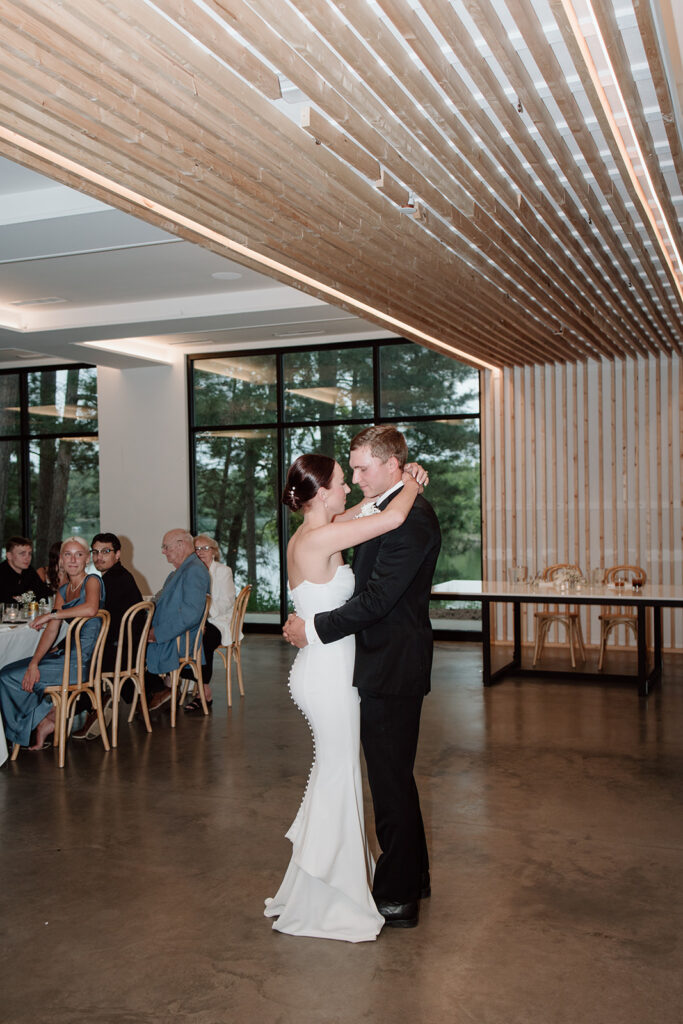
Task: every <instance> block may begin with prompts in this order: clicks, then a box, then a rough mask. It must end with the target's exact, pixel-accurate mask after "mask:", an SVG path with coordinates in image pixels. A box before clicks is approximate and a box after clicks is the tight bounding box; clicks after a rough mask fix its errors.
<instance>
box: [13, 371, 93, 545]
mask: <svg viewBox="0 0 683 1024" xmlns="http://www.w3.org/2000/svg"><path fill="white" fill-rule="evenodd" d="M99 522H100V488H99V442H98V426H97V370H96V369H95V367H93V366H87V365H83V366H65V367H53V366H51V367H49V368H36V369H25V370H24V369H22V370H7V371H4V372H1V373H0V528H1V530H2V533H0V542H4V541H5V540H6V539H7V538H8V537H10V536H12V535H14V534H20V535H25V536H27V537H30V538H31V539H32V540H33V552H34V554H33V561H34V565H44V564H46V562H47V554H48V551H49V548H50V545H51V544H52V543H54V542H55V541H58V540H60V541H61V540H63V539H64V537H67V536H70V535H71V534H75V535H79V534H82V535H83V536H84V537H85V538H86V539H87V540H88V541H89V540H90V537H91V536H92V535H93V533H97V531H98V530H99Z"/></svg>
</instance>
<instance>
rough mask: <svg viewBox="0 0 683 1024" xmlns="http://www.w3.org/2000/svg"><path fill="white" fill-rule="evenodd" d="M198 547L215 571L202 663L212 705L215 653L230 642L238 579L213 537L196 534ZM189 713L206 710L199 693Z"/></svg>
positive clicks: (196, 547) (186, 707)
mask: <svg viewBox="0 0 683 1024" xmlns="http://www.w3.org/2000/svg"><path fill="white" fill-rule="evenodd" d="M194 549H195V551H196V553H197V555H198V556H199V558H201V560H202V562H203V563H204V565H205V566H206V568H207V569H208V570H209V573H210V575H211V607H210V608H209V618H208V619H207V622H206V626H205V627H204V643H203V648H204V664H203V665H202V682H203V683H204V696H205V697H206V703H207V704H208V706H209V707H211V705H212V704H213V698H212V696H211V674H212V672H213V656H214V653H215V651H216V648H217V647H220V645H221V644H229V643H230V639H231V637H230V620H231V618H232V608H233V605H234V603H235V583H234V580H233V578H232V569H231V568H230V566H229V565H224V564H223V563H222V562H219V561H218V559H219V558H220V551H219V549H218V544H217V543H216V541H215V540H214V539H213V537H207V536H206V534H204V533H202V534H200V535H199V536H198V537H195V541H194ZM185 710H186V711H187V712H188V714H191V715H196V714H203V708H202V704H201V701H200V700H199V697H195V698H194V699H193V700H191V701H189V702H188V703H187V704H186V705H185Z"/></svg>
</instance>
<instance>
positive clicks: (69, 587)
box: [0, 537, 104, 750]
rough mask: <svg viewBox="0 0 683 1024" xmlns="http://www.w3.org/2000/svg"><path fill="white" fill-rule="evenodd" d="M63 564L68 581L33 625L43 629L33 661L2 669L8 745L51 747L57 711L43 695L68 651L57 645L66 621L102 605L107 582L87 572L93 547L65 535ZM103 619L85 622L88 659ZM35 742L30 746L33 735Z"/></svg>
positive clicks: (0, 691) (0, 707)
mask: <svg viewBox="0 0 683 1024" xmlns="http://www.w3.org/2000/svg"><path fill="white" fill-rule="evenodd" d="M60 558H61V561H62V563H63V565H64V569H65V571H66V576H67V582H66V583H64V584H63V585H62V586H61V587H60V588H59V590H58V591H57V593H56V595H55V604H54V608H53V610H52V611H51V612H47V613H46V614H45V615H39V616H38V617H37V618H36V619H34V620H33V622H32V623H31V627H32V628H33V629H38V630H42V631H43V635H42V636H41V638H40V640H39V641H38V646H37V647H36V651H35V654H34V655H33V657H31V658H22V660H21V661H14V662H12V663H11V664H10V665H5V667H4V668H3V669H2V670H1V671H0V711H1V712H2V719H3V722H4V724H5V735H6V737H7V739H8V740H9V741H10V743H19V744H20V746H22V747H28V746H29V744H30V747H29V749H30V750H44V749H46V748H47V747H48V746H51V741H50V740H49V739H48V737H49V736H50V735H51V734H52V733H53V732H54V731H55V709H54V706H53V704H52V701H51V700H50V698H49V697H46V696H45V695H44V690H45V687H46V686H56V685H58V684H59V683H61V681H62V674H63V671H64V648H63V647H62V646H61V645H60V644H57V645H56V646H55V643H56V640H57V635H58V633H59V629H60V626H61V624H62V622H64V620H67V621H68V620H69V619H74V618H76V617H77V616H85V617H86V618H94V616H95V615H97V612H98V611H99V609H100V608H103V607H104V584H103V582H102V580H101V579H100V577H99V576H97V575H96V574H95V573H88V572H86V566H87V564H88V562H89V560H90V548H89V547H88V544H87V543H86V542H85V541H84V540H83V538H82V537H67V539H66V540H65V541H63V542H62V547H61V553H60ZM100 625H101V624H100V620H99V619H96V620H94V621H93V622H86V623H85V625H84V626H83V628H82V630H81V656H82V658H83V661H84V663H86V664H87V662H88V661H89V660H90V656H91V654H92V652H93V648H94V647H95V641H96V640H97V636H98V634H99V631H100ZM76 657H77V654H76V651H75V650H74V651H72V652H71V667H72V671H75V668H76ZM34 730H35V738H34V741H33V743H31V734H32V733H33V731H34Z"/></svg>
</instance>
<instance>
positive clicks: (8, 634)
mask: <svg viewBox="0 0 683 1024" xmlns="http://www.w3.org/2000/svg"><path fill="white" fill-rule="evenodd" d="M39 639H40V631H39V630H37V629H31V627H30V626H29V625H28V623H25V622H23V623H19V624H18V625H12V626H11V625H9V624H8V623H7V622H3V623H0V668H4V667H5V665H10V664H11V663H12V662H13V661H20V660H21V658H30V657H31V655H32V654H33V652H34V651H35V649H36V647H37V646H38V640H39ZM6 760H7V741H6V740H5V730H4V729H3V727H2V721H0V765H1V764H4V763H5V761H6Z"/></svg>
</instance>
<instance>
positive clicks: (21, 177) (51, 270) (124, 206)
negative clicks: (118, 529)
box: [0, 0, 683, 367]
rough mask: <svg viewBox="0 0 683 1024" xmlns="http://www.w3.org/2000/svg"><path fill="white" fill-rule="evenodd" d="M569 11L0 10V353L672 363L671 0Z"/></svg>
mask: <svg viewBox="0 0 683 1024" xmlns="http://www.w3.org/2000/svg"><path fill="white" fill-rule="evenodd" d="M592 5H593V9H594V13H593V14H591V13H590V4H589V0H278V2H277V3H276V4H273V3H272V0H230V2H227V0H154V2H152V0H120V2H119V3H118V4H116V5H113V4H111V3H109V2H107V0H60V2H59V4H55V3H54V2H53V0H5V2H4V3H3V5H2V6H1V7H0V153H4V154H5V158H3V157H1V156H0V268H1V270H0V365H2V366H5V367H8V366H11V365H13V362H14V361H16V359H17V358H18V357H20V356H21V355H22V354H23V355H24V356H25V358H27V359H30V360H31V361H36V360H37V359H38V358H41V359H52V360H59V361H63V360H65V359H73V360H78V361H83V360H87V361H90V362H97V363H101V364H103V365H111V366H121V367H123V366H134V365H145V363H146V362H149V361H150V360H152V361H164V360H168V359H171V358H175V357H176V355H177V354H178V352H179V351H182V352H186V351H188V352H198V351H204V352H208V351H213V350H218V349H222V348H231V347H232V348H235V347H243V346H244V345H256V344H258V345H263V344H268V345H283V344H292V343H295V342H296V341H297V340H299V339H305V340H306V341H307V342H309V343H313V344H314V343H317V342H319V343H334V342H337V341H342V340H348V339H355V338H361V337H377V336H387V334H388V333H389V332H390V331H391V333H396V331H392V330H391V329H392V325H394V324H396V323H399V324H400V326H401V333H402V334H404V335H405V336H406V337H410V338H413V339H414V340H416V341H422V342H423V343H426V344H429V345H431V346H432V347H437V348H438V349H439V350H441V351H450V352H452V353H454V354H459V353H460V354H462V353H464V354H465V356H466V357H467V356H471V357H472V359H473V360H474V362H475V363H476V362H477V360H480V361H481V360H483V361H484V364H485V365H490V364H491V363H492V364H493V365H505V364H510V363H515V362H543V361H548V360H553V359H559V360H562V359H575V358H578V359H582V358H591V357H597V356H600V355H612V356H616V357H619V356H621V355H629V354H630V355H633V354H647V353H653V354H661V353H662V352H682V351H683V338H682V334H683V301H682V297H683V270H682V268H683V262H682V261H681V249H682V248H683V247H682V246H681V238H682V237H683V235H682V230H681V225H682V224H683V196H682V194H681V183H682V181H683V159H682V157H681V154H682V152H683V131H682V125H683V121H682V120H681V105H682V103H683V65H682V61H681V40H682V39H683V3H682V2H681V0H639V2H638V3H636V2H635V0H592ZM574 15H575V16H576V19H577V25H578V26H580V27H579V28H578V29H577V32H578V35H577V36H576V38H575V36H574V35H573V34H572V32H573V30H572V28H571V24H572V18H573V17H574ZM591 19H592V20H591ZM598 24H600V25H601V26H602V28H601V31H602V32H603V33H605V34H606V35H605V38H606V49H605V51H604V52H603V51H601V50H600V46H599V44H598V40H599V36H600V30H598ZM455 26H457V28H456V27H455ZM582 33H583V37H584V41H585V43H586V46H587V50H588V51H590V52H589V53H588V56H585V55H584V56H582V55H581V42H580V38H579V37H580V36H581V34H582ZM610 61H611V62H612V63H613V65H614V67H615V69H616V78H614V79H613V78H612V77H611V76H610V75H609V73H608V69H609V64H610ZM591 65H594V67H593V71H594V72H595V74H596V75H597V76H598V78H599V82H598V83H597V84H596V80H595V79H593V80H592V79H591V74H593V71H591ZM617 84H618V87H619V89H621V90H622V92H623V94H624V96H625V97H626V102H625V108H626V110H628V111H629V114H630V116H631V117H632V119H633V126H632V131H633V135H632V136H627V134H626V131H627V125H626V122H627V120H628V118H626V117H625V114H624V113H623V112H620V108H619V103H618V102H617V100H618V95H617V93H618V89H617ZM601 89H602V90H604V93H605V102H606V103H607V107H609V108H611V112H610V111H609V110H608V109H607V107H604V106H603V105H601V103H602V101H601V100H600V90H601ZM612 115H613V117H614V120H615V123H616V128H612V129H611V128H610V118H611V116H612ZM302 117H303V120H302ZM188 126H191V128H188ZM625 126H626V127H625ZM615 132H616V133H617V134H618V133H619V132H622V133H623V139H624V140H625V142H624V146H625V148H624V150H623V151H619V141H618V139H617V134H615ZM266 140H267V141H266ZM9 157H11V158H13V159H15V160H17V161H20V162H21V163H22V164H25V165H26V168H28V167H32V168H34V170H29V169H24V167H20V166H19V165H18V163H12V162H11V160H10V159H8V158H9ZM36 168H37V169H40V170H41V171H44V172H45V173H46V174H49V175H50V177H43V175H42V174H38V173H36V170H35V169H36ZM629 168H630V170H629ZM648 176H649V177H650V178H651V179H652V181H653V183H654V184H653V191H654V198H650V197H648V196H642V195H641V193H640V192H639V189H640V188H641V185H642V184H643V182H644V181H645V179H646V178H647V177H648ZM636 179H637V180H636ZM58 182H62V184H59V183H58ZM64 182H67V183H68V184H69V185H75V186H76V188H77V189H78V191H74V190H73V189H72V188H68V187H67V185H66V184H64ZM102 199H105V200H107V201H111V203H112V206H107V205H104V203H103V202H102V201H100V200H102ZM648 209H649V212H648ZM131 210H132V211H133V212H135V213H136V214H137V213H139V215H140V218H141V219H138V218H137V216H132V215H131V212H130V211H131ZM167 228H168V229H170V230H171V231H173V232H177V233H169V232H168V231H167V230H166V229H167ZM197 238H199V239H201V240H203V242H204V244H205V245H206V248H202V247H200V246H198V245H197V244H195V242H194V240H195V239H197ZM226 252H227V253H230V254H231V255H234V257H235V259H239V260H240V262H239V263H236V262H233V260H232V259H230V258H228V257H226V256H225V255H223V254H222V253H226ZM262 266H266V267H267V266H270V267H271V268H272V273H273V274H274V276H273V277H268V276H265V275H264V274H262V273H261V272H260V268H261V267H262ZM255 268H258V269H255ZM217 274H227V275H228V276H229V277H230V275H239V276H234V277H232V278H231V279H228V280H226V279H225V278H220V277H216V276H215V275H217ZM290 281H291V282H293V283H294V285H295V287H290V286H289V284H288V283H285V282H290ZM321 296H325V297H328V296H333V298H334V301H337V299H338V305H330V304H329V303H328V302H327V301H323V299H322V298H321ZM358 311H361V313H362V314H363V315H367V317H368V319H367V320H363V319H361V318H360V317H359V316H358V315H357V314H358ZM404 328H405V329H404ZM91 346H96V347H91ZM487 360H488V361H489V362H487Z"/></svg>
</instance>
